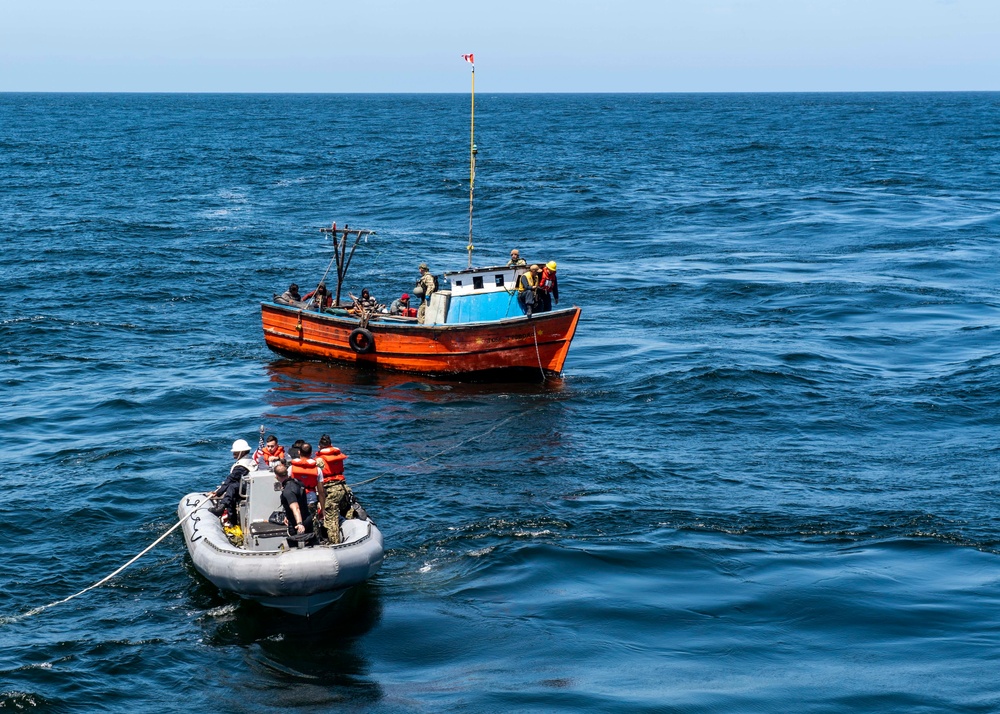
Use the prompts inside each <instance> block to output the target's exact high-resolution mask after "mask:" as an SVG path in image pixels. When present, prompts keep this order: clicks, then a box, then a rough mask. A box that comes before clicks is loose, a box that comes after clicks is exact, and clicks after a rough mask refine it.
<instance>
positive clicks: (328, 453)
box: [316, 446, 347, 481]
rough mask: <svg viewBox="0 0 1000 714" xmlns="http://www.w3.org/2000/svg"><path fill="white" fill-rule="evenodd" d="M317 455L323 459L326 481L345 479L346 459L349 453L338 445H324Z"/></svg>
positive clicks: (324, 478)
mask: <svg viewBox="0 0 1000 714" xmlns="http://www.w3.org/2000/svg"><path fill="white" fill-rule="evenodd" d="M316 456H318V457H319V458H320V459H321V460H322V461H323V480H324V481H343V480H344V459H346V458H347V454H345V453H344V452H343V451H341V450H340V449H338V448H337V447H336V446H324V447H323V448H322V449H320V450H319V451H317V452H316Z"/></svg>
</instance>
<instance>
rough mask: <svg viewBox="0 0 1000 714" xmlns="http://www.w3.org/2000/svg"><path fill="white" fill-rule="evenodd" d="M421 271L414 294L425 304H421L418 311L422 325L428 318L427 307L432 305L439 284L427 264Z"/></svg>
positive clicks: (421, 265) (422, 264)
mask: <svg viewBox="0 0 1000 714" xmlns="http://www.w3.org/2000/svg"><path fill="white" fill-rule="evenodd" d="M419 269H420V278H419V279H418V280H417V284H416V286H415V287H414V288H413V294H414V295H416V296H417V297H419V298H423V302H421V303H420V309H419V310H417V322H418V323H419V324H421V325H422V324H424V320H425V319H426V318H427V306H428V305H430V302H431V295H433V294H434V291H435V290H436V289H437V283H436V281H435V280H434V276H433V275H431V269H430V268H428V267H427V263H421V264H420V268H419Z"/></svg>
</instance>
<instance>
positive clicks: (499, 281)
mask: <svg viewBox="0 0 1000 714" xmlns="http://www.w3.org/2000/svg"><path fill="white" fill-rule="evenodd" d="M493 277H494V278H495V279H496V282H497V287H498V288H502V287H503V275H494V276H493Z"/></svg>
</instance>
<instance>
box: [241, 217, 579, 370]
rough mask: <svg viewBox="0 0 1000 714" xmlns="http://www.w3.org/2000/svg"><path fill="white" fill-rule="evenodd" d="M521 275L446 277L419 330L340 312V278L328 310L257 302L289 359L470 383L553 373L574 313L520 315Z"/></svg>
mask: <svg viewBox="0 0 1000 714" xmlns="http://www.w3.org/2000/svg"><path fill="white" fill-rule="evenodd" d="M328 230H329V229H328ZM334 230H337V229H334ZM338 253H340V251H338ZM340 272H341V271H339V270H338V274H339V273H340ZM524 272H525V267H524V266H518V267H509V266H504V267H494V268H472V269H468V270H463V271H460V272H456V273H445V275H444V278H445V279H447V280H448V281H449V283H450V284H451V289H450V290H439V291H437V292H435V293H433V294H432V295H431V299H430V305H429V307H428V308H427V311H426V317H425V319H424V323H423V324H420V323H418V321H417V318H416V317H402V316H396V315H388V314H383V313H380V312H370V311H364V310H360V309H358V308H347V307H346V306H340V300H339V292H340V287H339V285H340V283H341V282H342V275H339V276H338V300H337V301H336V302H335V303H334V304H333V306H331V307H327V308H324V309H322V310H320V309H318V308H308V307H304V306H301V305H288V304H282V303H281V302H280V301H271V302H264V303H262V304H261V317H262V322H263V326H264V339H265V341H266V342H267V346H268V347H270V348H271V349H272V350H274V351H275V352H277V353H279V354H281V355H284V356H288V357H297V358H305V359H314V360H323V361H330V362H340V363H346V364H351V365H356V366H359V367H375V368H384V369H391V370H397V371H401V372H417V373H422V374H428V375H441V376H468V377H473V378H482V377H489V376H497V377H513V378H518V377H529V378H530V377H533V376H535V377H537V376H539V375H543V376H547V375H553V374H559V373H560V372H562V369H563V364H564V363H565V362H566V354H567V353H568V352H569V347H570V343H571V342H572V340H573V335H574V334H575V332H576V326H577V323H578V322H579V320H580V308H578V307H571V308H566V309H561V310H552V311H551V312H542V313H534V314H531V315H526V314H525V312H524V310H523V308H522V307H521V304H520V302H519V301H518V300H517V291H516V289H515V288H514V286H516V285H517V280H518V279H519V278H520V276H521V274H523V273H524ZM276 300H280V299H277V298H276Z"/></svg>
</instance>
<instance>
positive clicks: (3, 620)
mask: <svg viewBox="0 0 1000 714" xmlns="http://www.w3.org/2000/svg"><path fill="white" fill-rule="evenodd" d="M519 416H521V413H518V414H514V415H512V416H509V417H507V418H506V419H504V420H503V421H500V422H497V423H496V424H494V425H493V426H492V427H490V428H489V429H487V430H486V431H484V432H482V433H481V434H476V435H475V436H472V437H469V438H468V439H466V440H465V441H460V442H458V443H457V444H453V445H452V446H449V447H448V448H447V449H444V450H442V451H439V452H437V453H436V454H433V455H432V456H428V457H427V458H426V459H421V460H420V461H415V462H414V463H412V464H410V465H409V466H404V467H403V468H404V469H407V468H413V467H414V466H419V465H420V464H423V463H426V462H428V461H430V460H431V459H436V458H437V457H439V456H441V455H443V454H447V453H448V452H449V451H453V450H455V449H457V448H458V447H460V446H463V445H465V444H468V443H469V442H470V441H474V440H476V439H481V438H483V437H484V436H486V435H488V434H491V433H493V432H494V431H496V430H497V429H499V428H500V427H501V426H503V425H504V424H506V423H507V422H509V421H510V420H512V419H515V418H517V417H519ZM390 473H392V472H391V471H385V472H383V473H380V474H379V475H378V476H375V477H374V478H370V479H368V480H366V481H361V482H359V483H353V484H350V485H351V487H352V488H353V487H354V486H362V485H364V484H366V483H371V482H372V481H377V480H378V479H380V478H382V477H383V476H387V475H389V474H390ZM202 503H204V501H200V502H199V503H198V506H201V504H202ZM198 506H196V507H195V508H194V509H192V511H191V512H190V513H189V514H187V515H186V516H184V518H182V519H181V520H179V521H177V522H176V523H175V524H174V525H172V526H170V528H169V529H167V531H166V532H165V533H164V534H163V535H161V536H160V537H159V538H157V539H156V540H155V541H153V542H152V543H150V544H149V546H147V547H146V548H145V549H144V550H143V551H142V552H141V553H139V554H138V555H136V556H135V557H134V558H132V559H131V560H130V561H128V562H127V563H125V565H123V566H121V567H120V568H118V570H116V571H115V572H113V573H111V574H110V575H108V576H107V577H105V578H102V579H100V580H98V581H97V582H96V583H94V584H93V585H89V586H87V587H85V588H84V589H83V590H81V591H80V592H78V593H74V594H73V595H70V596H69V597H67V598H63V599H62V600H56V601H55V602H50V603H49V604H48V605H42V606H41V607H36V608H35V609H34V610H28V612H25V613H24V614H21V615H15V616H13V617H0V627H2V626H3V625H9V624H12V623H15V622H18V621H20V620H24V619H27V618H29V617H33V616H35V615H37V614H39V613H40V612H44V611H45V610H48V609H49V608H50V607H55V606H56V605H62V604H63V603H66V602H69V601H70V600H72V599H74V598H78V597H80V596H81V595H83V594H84V593H86V592H90V591H91V590H93V589H94V588H98V587H100V586H101V585H104V583H106V582H108V581H109V580H111V578H113V577H115V576H116V575H118V574H119V573H121V572H122V571H124V570H125V569H126V568H128V567H129V566H130V565H132V563H134V562H135V561H137V560H139V558H141V557H142V556H144V555H145V554H146V553H148V552H149V551H151V550H152V549H153V548H155V547H156V546H158V545H159V544H160V543H162V542H163V540H164V539H165V538H166V537H167V536H168V535H170V534H171V533H173V532H174V531H175V530H177V528H178V527H179V526H180V525H181V524H182V523H184V521H186V520H187V519H188V518H190V517H191V516H193V515H194V514H195V512H196V511H197V510H198Z"/></svg>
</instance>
